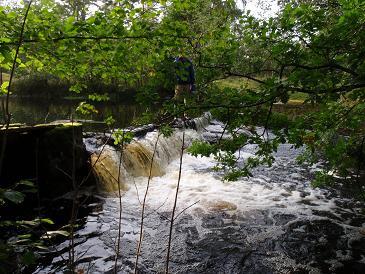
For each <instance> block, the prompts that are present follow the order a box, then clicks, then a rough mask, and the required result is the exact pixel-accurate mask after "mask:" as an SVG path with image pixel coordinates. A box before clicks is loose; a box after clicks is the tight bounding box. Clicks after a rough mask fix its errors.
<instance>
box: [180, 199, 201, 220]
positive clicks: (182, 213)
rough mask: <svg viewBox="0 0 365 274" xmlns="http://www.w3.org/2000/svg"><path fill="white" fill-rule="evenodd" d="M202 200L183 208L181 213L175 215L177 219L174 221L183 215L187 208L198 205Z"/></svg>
mask: <svg viewBox="0 0 365 274" xmlns="http://www.w3.org/2000/svg"><path fill="white" fill-rule="evenodd" d="M199 202H200V200H199V201H196V202H195V203H192V204H191V205H189V206H187V207H185V208H184V209H183V210H181V212H180V213H179V214H177V215H176V217H175V219H174V221H175V220H176V219H177V218H178V217H179V216H180V215H181V214H183V213H184V212H185V211H186V210H188V209H189V208H191V207H192V206H194V205H196V204H197V203H199Z"/></svg>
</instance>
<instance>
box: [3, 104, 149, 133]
mask: <svg viewBox="0 0 365 274" xmlns="http://www.w3.org/2000/svg"><path fill="white" fill-rule="evenodd" d="M82 101H84V100H82V99H77V100H67V99H53V100H47V99H40V98H37V99H34V98H19V97H14V98H11V99H10V103H9V109H10V112H11V114H12V120H11V123H25V124H28V125H34V124H39V123H48V122H53V121H55V120H65V119H70V117H71V115H72V116H73V117H74V119H83V120H93V121H99V122H102V121H104V120H105V119H106V118H107V117H109V116H112V117H113V118H114V119H115V120H116V127H126V126H128V125H130V123H131V122H132V121H133V119H135V118H138V117H139V116H140V115H141V113H142V112H143V111H144V109H143V108H142V107H141V106H139V105H137V104H136V103H135V102H133V100H128V101H113V100H111V101H108V102H102V103H100V102H99V103H94V105H95V107H96V109H97V110H98V113H94V114H91V115H86V116H85V115H81V114H78V113H75V110H76V108H77V106H78V105H79V103H80V102H82ZM84 127H85V129H86V130H103V129H104V128H106V126H105V125H103V124H100V123H85V124H84Z"/></svg>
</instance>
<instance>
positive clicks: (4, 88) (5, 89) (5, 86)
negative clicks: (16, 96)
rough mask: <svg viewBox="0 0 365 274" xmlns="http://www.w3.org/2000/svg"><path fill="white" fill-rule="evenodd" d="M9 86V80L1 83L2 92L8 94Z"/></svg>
mask: <svg viewBox="0 0 365 274" xmlns="http://www.w3.org/2000/svg"><path fill="white" fill-rule="evenodd" d="M8 87H9V81H5V82H3V83H2V85H1V93H2V94H7V93H8Z"/></svg>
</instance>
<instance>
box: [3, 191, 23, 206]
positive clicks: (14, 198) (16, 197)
mask: <svg viewBox="0 0 365 274" xmlns="http://www.w3.org/2000/svg"><path fill="white" fill-rule="evenodd" d="M3 196H4V198H5V199H7V200H9V201H11V202H13V203H15V204H20V203H22V202H23V201H24V198H25V195H24V194H23V193H21V192H19V191H15V190H6V191H5V192H4V193H3Z"/></svg>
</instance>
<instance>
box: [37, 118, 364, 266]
mask: <svg viewBox="0 0 365 274" xmlns="http://www.w3.org/2000/svg"><path fill="white" fill-rule="evenodd" d="M197 123H198V125H199V126H198V131H195V130H192V129H186V130H185V146H186V147H187V146H189V144H191V142H192V141H193V140H195V139H203V140H204V139H205V137H206V136H207V135H208V137H209V138H212V136H213V137H214V135H216V137H220V136H221V134H222V129H223V127H222V125H221V124H220V123H219V122H216V121H213V122H212V123H209V122H208V119H207V118H205V120H198V121H197ZM182 134H183V131H182V130H176V131H175V132H174V134H173V135H172V136H171V137H169V138H165V137H162V136H161V137H160V138H159V142H158V145H157V151H156V156H155V162H156V164H155V166H153V168H154V169H155V171H154V177H153V178H152V180H151V183H150V189H149V192H148V196H147V209H146V213H145V215H146V221H145V227H144V229H145V234H144V238H143V244H142V253H141V259H140V265H139V271H140V273H161V272H163V271H164V262H165V256H166V246H167V237H168V226H169V221H168V219H169V218H170V216H171V215H170V214H171V210H172V206H173V201H174V196H175V191H176V186H177V182H178V175H179V159H178V158H179V151H180V150H181V145H182ZM247 134H249V133H247ZM204 136H205V137H204ZM225 137H227V138H229V136H225ZM156 139H157V132H156V131H154V132H150V133H148V134H147V135H146V136H145V137H144V138H142V139H139V140H136V141H135V142H134V143H132V144H131V146H133V147H131V148H128V147H127V148H126V150H127V151H128V153H129V154H128V153H127V154H124V155H125V156H124V157H128V159H127V158H123V167H122V171H121V173H122V174H121V175H122V178H123V189H124V192H123V197H122V200H123V217H122V231H123V236H122V240H121V251H120V253H121V258H120V260H119V271H120V273H129V272H131V271H132V270H133V267H134V260H135V254H136V247H137V241H138V238H139V224H140V214H141V201H142V200H143V195H144V192H145V189H146V184H147V177H146V176H147V175H148V172H146V170H145V171H144V172H141V171H138V169H146V168H147V171H148V169H149V165H150V160H151V157H152V153H153V147H154V144H155V142H156ZM136 147H138V149H137V150H136V149H135V148H136ZM254 151H255V147H254V146H252V145H248V146H246V147H243V148H242V149H241V152H240V155H241V156H243V158H248V157H250V156H253V153H254ZM300 152H301V151H300V150H295V149H293V148H291V146H290V145H289V144H283V145H281V146H280V147H279V149H278V152H277V153H276V155H275V159H276V161H275V163H274V164H273V165H272V166H271V167H259V168H256V169H255V170H254V171H253V177H252V178H243V179H240V180H238V181H235V182H224V181H222V178H221V175H220V174H219V173H217V172H214V171H213V170H212V168H213V167H214V165H215V164H216V162H215V160H214V159H213V158H212V157H198V158H196V157H193V156H191V155H189V154H187V153H185V154H184V156H183V158H182V161H183V164H182V166H183V168H182V176H181V182H180V189H179V196H178V201H177V211H176V215H175V216H177V217H176V225H175V229H174V231H173V233H174V234H173V246H172V254H173V255H172V258H171V273H293V272H296V271H301V272H302V273H321V272H337V271H338V272H340V271H343V270H344V269H351V270H352V271H354V273H357V270H359V269H360V270H361V269H363V267H364V261H365V257H364V248H363V246H365V245H364V244H365V241H364V239H363V235H362V233H363V229H364V226H365V219H364V217H363V215H362V212H361V208H362V204H359V203H357V202H354V201H352V200H348V199H344V198H340V197H338V196H336V195H334V194H333V193H331V192H330V191H329V190H320V189H317V188H316V189H314V188H312V187H311V186H310V179H311V178H312V176H313V173H314V172H315V171H316V170H318V169H317V167H315V166H312V167H306V166H301V165H299V164H297V163H296V157H297V156H298V155H299V153H300ZM141 155H142V156H141ZM108 157H109V160H105V159H107V158H108ZM119 157H120V154H119V152H118V151H116V150H115V149H114V148H112V147H107V149H106V150H105V155H104V156H103V158H104V163H103V165H107V167H102V166H99V172H98V174H99V175H100V176H101V177H100V178H101V179H100V180H101V181H103V182H102V184H103V186H104V187H103V189H104V190H109V191H113V190H115V187H111V186H110V184H115V178H116V177H117V175H118V173H117V172H118V168H117V166H118V163H119V161H118V159H119ZM130 159H133V160H130ZM130 162H133V163H130ZM103 168H104V169H105V168H107V169H108V172H105V171H104V172H103V171H101V170H102V169H103ZM102 174H103V175H102ZM108 176H109V177H108ZM111 178H112V179H111ZM113 178H114V179H113ZM118 210H119V208H118V199H117V198H105V203H104V205H103V209H102V211H101V212H97V213H95V214H92V215H90V216H89V217H88V220H87V222H86V225H85V227H84V228H82V229H81V230H79V231H78V232H77V233H78V235H77V238H78V241H79V242H78V244H77V246H76V251H77V254H79V256H80V259H79V267H80V268H81V267H84V268H88V269H90V271H91V273H104V272H108V271H111V270H112V269H113V266H114V254H115V251H114V249H115V238H116V235H117V227H118V225H117V224H118V216H119V213H118V212H119V211H118ZM66 245H67V243H64V244H63V246H61V247H58V248H59V249H60V248H61V249H62V247H65V246H66ZM62 260H63V259H62V257H56V258H55V259H54V261H53V265H54V266H55V265H57V262H62ZM349 265H351V267H350V266H349ZM54 266H53V267H54ZM356 267H357V268H356ZM54 270H55V268H52V267H48V268H45V269H43V270H40V271H39V272H42V271H54ZM359 273H361V272H359Z"/></svg>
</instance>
